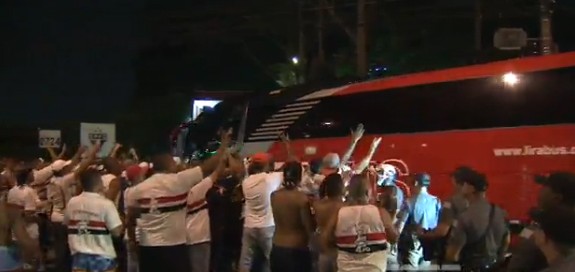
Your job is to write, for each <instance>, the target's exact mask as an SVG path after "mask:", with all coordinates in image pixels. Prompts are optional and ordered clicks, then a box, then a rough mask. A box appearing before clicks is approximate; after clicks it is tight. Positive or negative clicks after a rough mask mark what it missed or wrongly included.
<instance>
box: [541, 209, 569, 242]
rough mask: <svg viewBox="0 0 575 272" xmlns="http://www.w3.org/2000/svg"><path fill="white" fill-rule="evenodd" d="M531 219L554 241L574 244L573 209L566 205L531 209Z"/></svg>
mask: <svg viewBox="0 0 575 272" xmlns="http://www.w3.org/2000/svg"><path fill="white" fill-rule="evenodd" d="M530 216H531V220H533V221H534V222H535V225H536V226H537V227H538V228H539V229H541V230H542V231H543V232H544V233H545V235H546V236H547V237H549V238H550V239H551V240H553V241H554V242H560V243H561V244H566V245H575V232H574V231H573V228H575V211H574V210H573V209H571V208H569V207H567V206H563V205H557V206H553V207H550V208H548V209H545V210H543V209H537V208H536V209H532V210H531V211H530Z"/></svg>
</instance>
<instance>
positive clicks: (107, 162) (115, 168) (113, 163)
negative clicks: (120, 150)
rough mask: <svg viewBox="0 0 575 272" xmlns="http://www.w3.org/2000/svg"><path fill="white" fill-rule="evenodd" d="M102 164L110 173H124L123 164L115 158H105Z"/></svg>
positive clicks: (117, 174)
mask: <svg viewBox="0 0 575 272" xmlns="http://www.w3.org/2000/svg"><path fill="white" fill-rule="evenodd" d="M102 164H103V165H104V168H105V169H106V171H108V173H110V174H113V175H116V176H119V175H121V174H122V166H121V165H120V163H119V162H118V160H116V159H115V158H110V157H107V158H104V159H103V160H102Z"/></svg>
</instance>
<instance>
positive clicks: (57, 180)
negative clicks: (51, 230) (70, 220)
mask: <svg viewBox="0 0 575 272" xmlns="http://www.w3.org/2000/svg"><path fill="white" fill-rule="evenodd" d="M75 182H76V180H75V175H74V173H69V174H67V175H65V176H63V177H53V178H52V181H51V182H50V184H49V185H48V199H50V200H52V214H51V215H50V220H51V221H52V222H58V223H60V222H62V221H64V210H65V209H66V205H67V203H68V201H69V200H70V199H71V198H72V196H73V195H74V193H73V192H72V190H74V189H75V188H74V186H73V185H74V184H75Z"/></svg>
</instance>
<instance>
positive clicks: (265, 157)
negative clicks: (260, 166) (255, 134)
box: [250, 153, 272, 163]
mask: <svg viewBox="0 0 575 272" xmlns="http://www.w3.org/2000/svg"><path fill="white" fill-rule="evenodd" d="M250 159H251V161H252V162H256V163H269V162H270V161H271V159H272V156H271V155H270V154H268V153H256V154H254V155H253V156H252V157H251V158H250Z"/></svg>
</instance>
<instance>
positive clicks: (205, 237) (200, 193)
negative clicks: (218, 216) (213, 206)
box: [186, 177, 214, 245]
mask: <svg viewBox="0 0 575 272" xmlns="http://www.w3.org/2000/svg"><path fill="white" fill-rule="evenodd" d="M213 185H214V182H213V180H212V179H211V178H210V177H207V178H205V179H204V180H202V182H200V183H198V185H196V186H194V187H192V189H191V190H190V193H189V194H188V207H187V209H186V210H187V216H186V225H187V228H188V240H187V244H188V245H195V244H199V243H203V242H209V241H210V216H209V214H208V203H207V202H206V193H207V192H208V190H209V189H210V188H212V186H213Z"/></svg>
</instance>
